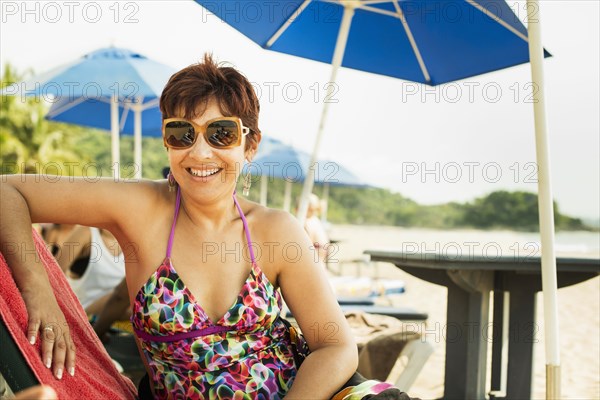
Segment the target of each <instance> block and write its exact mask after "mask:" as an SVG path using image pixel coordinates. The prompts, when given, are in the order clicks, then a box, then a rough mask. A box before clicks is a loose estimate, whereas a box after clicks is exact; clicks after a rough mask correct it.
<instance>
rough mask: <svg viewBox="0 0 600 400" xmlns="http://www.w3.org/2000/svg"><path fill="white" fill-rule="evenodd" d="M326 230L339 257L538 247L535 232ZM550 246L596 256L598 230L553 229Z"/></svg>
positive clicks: (519, 252)
mask: <svg viewBox="0 0 600 400" xmlns="http://www.w3.org/2000/svg"><path fill="white" fill-rule="evenodd" d="M328 231H329V235H330V238H331V239H333V240H335V241H337V248H336V250H335V252H336V254H335V255H336V256H337V257H338V258H339V259H341V260H347V259H356V258H360V257H364V256H363V252H364V251H365V250H370V249H377V250H394V251H403V252H406V253H421V254H429V253H430V254H434V253H435V254H442V255H448V256H451V255H463V256H483V257H488V258H490V259H493V258H497V257H499V256H519V257H536V256H537V257H539V256H541V250H542V249H541V243H540V242H541V240H540V235H539V233H537V232H517V231H510V230H489V231H488V230H477V229H454V230H436V229H424V228H402V227H393V226H359V225H330V226H329V227H328ZM554 250H555V253H556V255H557V256H558V257H586V258H588V257H589V258H600V232H584V231H575V232H557V233H556V235H555V245H554Z"/></svg>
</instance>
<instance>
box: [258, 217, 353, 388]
mask: <svg viewBox="0 0 600 400" xmlns="http://www.w3.org/2000/svg"><path fill="white" fill-rule="evenodd" d="M277 214H278V215H277V217H276V218H275V219H276V221H275V222H274V223H271V221H269V224H268V225H269V227H270V234H271V235H273V236H271V237H272V238H278V241H279V242H280V244H281V246H280V247H279V248H282V247H283V246H285V245H287V246H294V247H297V248H298V249H299V250H300V254H299V256H298V257H297V259H294V260H290V258H289V257H287V260H286V259H285V258H286V257H278V259H276V260H275V262H276V263H277V264H278V265H280V266H281V267H280V270H279V274H278V283H279V285H280V287H281V291H282V293H283V297H284V299H285V301H286V304H287V305H288V307H289V308H290V310H291V311H292V313H293V314H294V317H295V318H296V321H297V322H298V324H299V326H300V329H301V330H302V332H303V334H304V336H305V338H306V340H307V342H308V346H309V348H310V350H311V353H310V355H309V356H308V357H307V358H306V359H305V360H304V362H303V363H302V366H301V367H300V368H299V370H298V374H297V375H296V378H295V380H294V384H293V385H292V388H291V390H290V391H289V392H288V394H287V395H286V399H288V398H289V399H296V398H297V399H307V398H311V399H317V398H318V399H325V398H331V397H332V396H333V395H334V394H335V393H336V392H337V391H338V390H339V388H340V387H341V386H342V385H343V384H344V383H345V382H347V381H348V379H349V378H350V376H352V374H353V373H354V372H355V371H356V367H357V365H358V350H357V347H356V343H355V341H354V338H353V336H352V333H351V330H350V327H349V326H348V324H347V322H346V318H345V317H344V315H343V313H342V311H341V309H340V307H339V305H338V303H337V301H336V298H335V296H334V294H333V292H332V290H331V287H330V285H329V283H328V282H327V276H326V274H325V271H324V269H323V268H322V267H321V266H320V265H319V263H318V262H317V261H316V260H315V259H314V253H313V251H312V250H311V243H310V240H309V238H308V237H307V235H306V233H305V232H304V230H303V229H302V227H301V225H300V224H299V223H298V222H297V221H296V219H294V218H293V217H291V216H290V215H289V214H284V213H277ZM282 238H284V239H283V241H284V242H285V243H282ZM275 254H277V252H275ZM276 258H277V257H276Z"/></svg>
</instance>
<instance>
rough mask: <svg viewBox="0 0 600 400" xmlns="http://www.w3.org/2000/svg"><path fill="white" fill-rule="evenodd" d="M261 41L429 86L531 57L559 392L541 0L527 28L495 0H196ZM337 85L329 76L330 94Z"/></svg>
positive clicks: (549, 317)
mask: <svg viewBox="0 0 600 400" xmlns="http://www.w3.org/2000/svg"><path fill="white" fill-rule="evenodd" d="M195 1H196V2H197V3H199V4H201V5H203V6H204V7H205V8H206V9H207V10H209V11H210V12H212V13H213V14H215V15H217V16H218V17H219V18H221V19H222V20H223V21H225V22H227V23H228V24H229V25H231V26H232V27H234V28H235V29H237V30H238V31H239V32H241V33H242V34H244V35H245V36H247V37H248V38H250V39H251V40H253V41H254V42H256V43H258V44H259V45H260V46H262V47H263V48H265V49H269V50H273V51H278V52H281V53H287V54H291V55H296V56H299V57H304V58H308V59H312V60H316V61H321V62H325V63H331V64H332V72H331V78H330V82H335V80H336V75H337V71H338V69H339V67H340V66H344V67H347V68H353V69H357V70H361V71H367V72H372V73H376V74H380V75H386V76H391V77H396V78H400V79H405V80H410V81H414V82H422V83H424V84H427V85H439V84H442V83H446V82H450V81H454V80H458V79H464V78H467V77H470V76H475V75H479V74H482V73H486V72H491V71H495V70H499V69H502V68H507V67H510V66H513V65H518V64H523V63H526V62H528V61H530V60H531V77H532V83H533V84H534V87H536V88H537V90H534V91H533V93H532V95H533V96H532V97H533V103H534V119H535V135H536V157H537V164H538V193H539V195H538V198H539V213H540V235H541V241H542V287H543V293H544V315H545V319H546V323H545V329H546V340H547V345H546V371H547V376H546V378H547V393H546V397H547V398H560V382H559V379H557V377H558V376H560V375H559V374H560V351H559V340H558V308H557V300H556V298H557V294H556V292H557V283H556V258H555V254H554V216H553V215H554V211H553V204H552V190H551V184H550V161H549V149H548V140H547V129H546V112H545V104H544V97H545V95H544V73H543V63H542V61H543V58H544V56H549V53H547V52H545V51H544V49H543V47H542V43H541V28H540V12H539V11H540V7H539V3H538V0H527V8H526V9H527V12H528V15H527V21H528V30H529V32H528V30H527V29H525V27H524V26H523V24H522V23H521V22H520V20H519V18H518V17H517V16H516V15H515V14H514V13H513V12H512V10H511V9H510V7H509V6H508V5H507V4H506V3H505V2H504V1H501V0H281V1H277V2H273V1H270V0H262V1H260V0H259V1H252V2H241V1H227V0H220V1H217V0H195ZM334 89H335V87H334V85H328V90H327V95H328V96H331V95H332V94H333V90H334ZM328 105H329V103H328V102H325V103H324V105H323V111H322V114H321V121H320V123H319V128H318V132H317V137H316V140H315V144H314V150H313V153H312V155H311V161H310V163H309V165H310V169H309V172H308V177H307V179H306V180H305V184H304V188H303V191H302V196H301V198H302V201H301V203H300V207H299V210H298V214H297V215H298V218H299V219H300V220H301V221H303V220H304V218H305V216H306V211H307V209H308V196H309V195H310V193H311V191H312V185H313V183H314V179H313V178H312V176H314V173H315V167H314V165H315V162H316V160H317V156H318V152H319V147H320V143H321V138H322V133H323V130H324V126H325V122H326V119H327V111H328Z"/></svg>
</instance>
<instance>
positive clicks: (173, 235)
mask: <svg viewBox="0 0 600 400" xmlns="http://www.w3.org/2000/svg"><path fill="white" fill-rule="evenodd" d="M180 205H181V189H180V188H179V186H177V200H175V212H174V213H173V223H172V224H171V234H170V235H169V243H168V244H167V258H171V250H172V249H173V238H174V237H175V223H176V222H177V216H178V215H179V206H180Z"/></svg>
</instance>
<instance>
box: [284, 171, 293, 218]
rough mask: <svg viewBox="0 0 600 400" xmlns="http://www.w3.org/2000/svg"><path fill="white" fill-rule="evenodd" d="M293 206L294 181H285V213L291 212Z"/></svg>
mask: <svg viewBox="0 0 600 400" xmlns="http://www.w3.org/2000/svg"><path fill="white" fill-rule="evenodd" d="M291 206H292V181H290V180H287V179H286V180H285V192H284V194H283V211H287V212H290V208H291Z"/></svg>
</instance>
